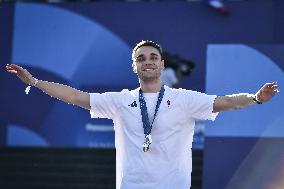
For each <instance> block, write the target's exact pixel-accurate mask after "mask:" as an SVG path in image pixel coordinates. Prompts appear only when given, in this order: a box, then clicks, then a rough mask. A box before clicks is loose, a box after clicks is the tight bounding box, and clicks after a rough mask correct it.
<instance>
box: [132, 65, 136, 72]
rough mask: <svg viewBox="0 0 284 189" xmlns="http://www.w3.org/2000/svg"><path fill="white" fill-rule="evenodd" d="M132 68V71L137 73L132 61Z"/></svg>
mask: <svg viewBox="0 0 284 189" xmlns="http://www.w3.org/2000/svg"><path fill="white" fill-rule="evenodd" d="M132 70H133V72H134V73H137V67H136V65H135V64H134V63H132Z"/></svg>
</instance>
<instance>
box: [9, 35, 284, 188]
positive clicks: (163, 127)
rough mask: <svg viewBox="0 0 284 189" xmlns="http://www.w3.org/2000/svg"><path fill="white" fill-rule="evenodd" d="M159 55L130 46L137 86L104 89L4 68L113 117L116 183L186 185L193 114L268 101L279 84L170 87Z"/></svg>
mask: <svg viewBox="0 0 284 189" xmlns="http://www.w3.org/2000/svg"><path fill="white" fill-rule="evenodd" d="M161 55H162V49H161V47H160V46H159V45H158V44H156V43H154V42H152V41H142V42H140V43H138V44H137V45H136V46H135V47H134V49H133V52H132V60H133V64H132V67H133V71H134V72H135V73H137V75H138V79H139V82H140V87H139V88H137V89H135V90H126V89H125V90H122V91H121V92H107V93H103V94H99V93H86V92H82V91H79V90H76V89H74V88H71V87H68V86H65V85H61V84H57V83H51V82H47V81H41V80H37V79H35V78H33V77H32V75H31V74H30V73H29V72H28V71H27V70H25V69H23V68H21V67H19V66H17V65H14V64H12V65H7V66H6V68H7V71H8V72H10V73H14V74H16V75H17V76H18V77H19V78H20V79H21V80H22V81H23V82H24V83H26V84H28V85H32V86H35V87H37V88H39V89H41V90H42V91H43V92H45V93H47V94H48V95H50V96H52V97H56V98H58V99H60V100H63V101H64V102H67V103H70V104H75V105H78V106H80V107H82V108H85V109H87V110H90V113H91V116H92V117H93V118H94V117H100V118H109V119H113V122H114V128H115V140H116V157H117V163H116V171H117V172H116V188H117V189H134V188H135V189H146V188H147V189H148V188H151V189H173V188H174V189H188V188H190V185H191V179H190V177H191V170H192V166H191V148H190V147H191V144H192V138H193V131H194V124H195V120H196V119H211V120H214V119H215V116H216V114H217V113H218V112H220V111H225V110H233V109H240V108H244V107H247V106H250V105H253V104H257V103H258V104H260V103H263V102H266V101H268V100H270V99H271V98H272V97H273V96H274V95H275V94H276V93H278V92H279V91H278V89H277V87H278V85H277V83H276V82H273V83H267V84H265V85H264V86H263V87H262V88H261V89H260V90H259V91H258V92H257V93H256V94H255V95H252V94H236V95H228V96H215V95H207V94H204V93H199V92H195V91H190V90H185V89H172V88H169V87H167V86H163V85H162V83H161V79H160V76H161V71H162V69H164V60H163V59H162V56H161Z"/></svg>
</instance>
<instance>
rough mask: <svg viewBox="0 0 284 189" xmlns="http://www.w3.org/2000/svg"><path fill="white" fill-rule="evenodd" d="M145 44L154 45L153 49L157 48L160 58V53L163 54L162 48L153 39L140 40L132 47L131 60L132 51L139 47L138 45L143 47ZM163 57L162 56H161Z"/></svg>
mask: <svg viewBox="0 0 284 189" xmlns="http://www.w3.org/2000/svg"><path fill="white" fill-rule="evenodd" d="M145 46H150V47H154V48H155V49H157V50H158V52H159V53H160V55H161V58H162V55H163V50H162V47H161V46H160V45H159V44H157V43H155V42H154V41H150V40H146V41H144V40H142V41H141V42H139V43H137V44H136V45H135V47H134V48H133V49H132V60H134V53H135V52H136V51H137V50H138V49H139V48H140V47H145ZM162 59H163V58H162Z"/></svg>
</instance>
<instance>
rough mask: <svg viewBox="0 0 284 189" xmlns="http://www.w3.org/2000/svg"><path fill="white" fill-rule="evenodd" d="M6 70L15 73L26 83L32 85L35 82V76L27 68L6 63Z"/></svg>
mask: <svg viewBox="0 0 284 189" xmlns="http://www.w3.org/2000/svg"><path fill="white" fill-rule="evenodd" d="M6 70H7V72H9V73H12V74H16V75H17V76H18V78H20V79H21V80H22V81H23V82H24V83H26V84H28V85H33V84H34V83H35V78H34V77H33V76H32V75H31V74H30V72H28V70H26V69H24V68H22V67H21V66H18V65H16V64H7V65H6Z"/></svg>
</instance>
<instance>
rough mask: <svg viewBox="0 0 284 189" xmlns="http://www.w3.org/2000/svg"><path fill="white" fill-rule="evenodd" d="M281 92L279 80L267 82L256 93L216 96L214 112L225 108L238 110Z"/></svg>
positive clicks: (267, 99) (262, 101)
mask: <svg viewBox="0 0 284 189" xmlns="http://www.w3.org/2000/svg"><path fill="white" fill-rule="evenodd" d="M277 93H279V90H278V84H277V82H273V83H266V84H265V85H263V86H262V87H261V88H260V89H259V91H257V93H256V94H248V93H239V94H233V95H226V96H218V97H216V99H215V101H214V104H213V113H215V112H221V111H225V110H236V109H241V108H245V107H247V106H250V105H253V104H261V103H264V102H267V101H269V100H270V99H271V98H272V97H273V96H274V95H275V94H277Z"/></svg>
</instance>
